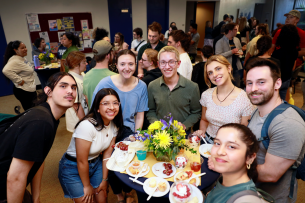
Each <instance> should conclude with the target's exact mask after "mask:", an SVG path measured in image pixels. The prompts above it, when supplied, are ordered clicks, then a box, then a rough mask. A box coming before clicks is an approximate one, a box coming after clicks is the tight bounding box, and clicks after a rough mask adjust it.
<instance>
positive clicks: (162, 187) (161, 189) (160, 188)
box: [158, 182, 166, 192]
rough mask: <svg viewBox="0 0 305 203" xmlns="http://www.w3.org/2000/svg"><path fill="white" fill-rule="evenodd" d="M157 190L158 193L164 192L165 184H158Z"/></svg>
mask: <svg viewBox="0 0 305 203" xmlns="http://www.w3.org/2000/svg"><path fill="white" fill-rule="evenodd" d="M158 190H159V191H160V192H164V191H165V190H166V183H165V182H160V183H159V184H158Z"/></svg>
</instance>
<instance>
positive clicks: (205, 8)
mask: <svg viewBox="0 0 305 203" xmlns="http://www.w3.org/2000/svg"><path fill="white" fill-rule="evenodd" d="M214 5H215V3H214V2H206V3H198V4H197V11H196V23H197V25H198V28H197V32H198V33H199V35H200V40H199V43H198V48H202V47H203V44H204V38H205V25H206V21H211V22H212V23H213V15H214Z"/></svg>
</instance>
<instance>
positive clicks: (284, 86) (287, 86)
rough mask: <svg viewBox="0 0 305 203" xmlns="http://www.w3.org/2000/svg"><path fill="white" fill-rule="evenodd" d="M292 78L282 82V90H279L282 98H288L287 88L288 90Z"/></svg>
mask: <svg viewBox="0 0 305 203" xmlns="http://www.w3.org/2000/svg"><path fill="white" fill-rule="evenodd" d="M290 80H291V79H289V80H286V81H285V82H283V83H282V86H281V88H280V92H279V93H280V97H281V99H282V100H285V99H286V94H287V90H288V88H289V86H290Z"/></svg>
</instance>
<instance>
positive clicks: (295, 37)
mask: <svg viewBox="0 0 305 203" xmlns="http://www.w3.org/2000/svg"><path fill="white" fill-rule="evenodd" d="M299 43H300V36H299V33H298V30H297V28H296V26H294V25H284V26H283V27H282V29H281V32H280V34H279V36H278V38H277V40H276V43H275V46H276V47H281V48H284V49H294V48H295V47H298V46H299Z"/></svg>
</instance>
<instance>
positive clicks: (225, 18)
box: [212, 14, 238, 50]
mask: <svg viewBox="0 0 305 203" xmlns="http://www.w3.org/2000/svg"><path fill="white" fill-rule="evenodd" d="M237 19H238V18H237ZM229 21H230V15H229V14H225V15H224V16H223V21H221V22H220V23H219V24H218V25H217V26H216V27H214V29H213V32H212V36H213V38H214V39H215V38H216V37H217V36H218V35H220V34H221V31H220V29H221V28H222V26H223V25H225V24H227V23H228V22H229ZM214 50H215V49H214Z"/></svg>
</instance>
